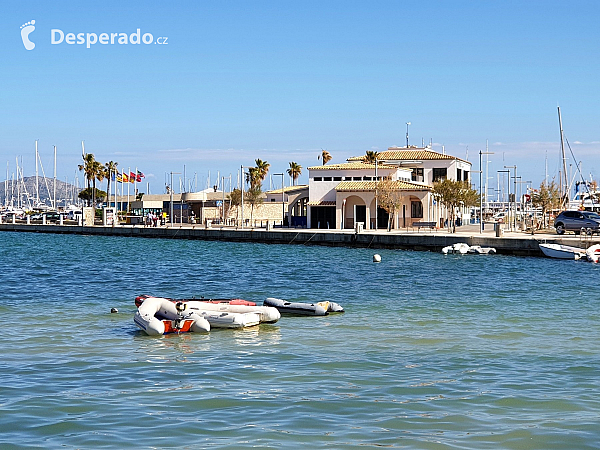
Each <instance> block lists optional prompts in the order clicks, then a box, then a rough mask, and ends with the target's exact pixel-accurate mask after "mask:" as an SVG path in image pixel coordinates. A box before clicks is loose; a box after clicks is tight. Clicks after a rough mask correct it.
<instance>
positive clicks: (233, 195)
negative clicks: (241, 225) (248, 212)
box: [227, 189, 242, 221]
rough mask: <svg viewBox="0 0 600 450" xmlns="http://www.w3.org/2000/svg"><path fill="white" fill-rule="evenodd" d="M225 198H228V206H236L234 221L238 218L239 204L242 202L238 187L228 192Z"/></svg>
mask: <svg viewBox="0 0 600 450" xmlns="http://www.w3.org/2000/svg"><path fill="white" fill-rule="evenodd" d="M227 200H229V206H230V207H231V206H236V207H237V215H236V216H237V217H236V221H239V220H240V208H239V206H240V205H241V204H242V191H241V190H240V189H234V190H233V191H231V192H230V193H229V194H227Z"/></svg>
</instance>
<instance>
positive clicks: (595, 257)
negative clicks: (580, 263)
mask: <svg viewBox="0 0 600 450" xmlns="http://www.w3.org/2000/svg"><path fill="white" fill-rule="evenodd" d="M585 256H586V257H587V259H588V261H591V262H595V263H597V262H598V261H599V260H600V244H596V245H592V246H591V247H589V248H588V249H587V250H586V251H585Z"/></svg>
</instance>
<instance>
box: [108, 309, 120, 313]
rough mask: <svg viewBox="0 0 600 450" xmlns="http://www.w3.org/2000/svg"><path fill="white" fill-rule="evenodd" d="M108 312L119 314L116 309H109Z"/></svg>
mask: <svg viewBox="0 0 600 450" xmlns="http://www.w3.org/2000/svg"><path fill="white" fill-rule="evenodd" d="M110 312H111V313H112V314H116V313H118V312H119V310H118V309H117V308H110Z"/></svg>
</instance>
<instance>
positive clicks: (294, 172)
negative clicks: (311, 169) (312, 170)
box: [287, 161, 302, 186]
mask: <svg viewBox="0 0 600 450" xmlns="http://www.w3.org/2000/svg"><path fill="white" fill-rule="evenodd" d="M287 173H288V175H289V176H290V177H292V180H294V186H296V180H297V179H298V177H299V176H300V174H301V173H302V166H301V165H300V164H298V163H295V162H293V161H292V162H291V163H290V168H289V169H288V170H287Z"/></svg>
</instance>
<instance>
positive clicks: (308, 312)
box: [263, 298, 344, 316]
mask: <svg viewBox="0 0 600 450" xmlns="http://www.w3.org/2000/svg"><path fill="white" fill-rule="evenodd" d="M263 305H264V306H271V307H273V308H277V309H278V310H279V312H280V313H281V314H294V315H299V316H326V315H327V314H329V313H330V312H344V308H342V307H341V306H340V305H339V304H337V303H334V302H318V303H301V302H287V301H285V300H281V299H278V298H267V299H266V300H265V301H264V302H263Z"/></svg>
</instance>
